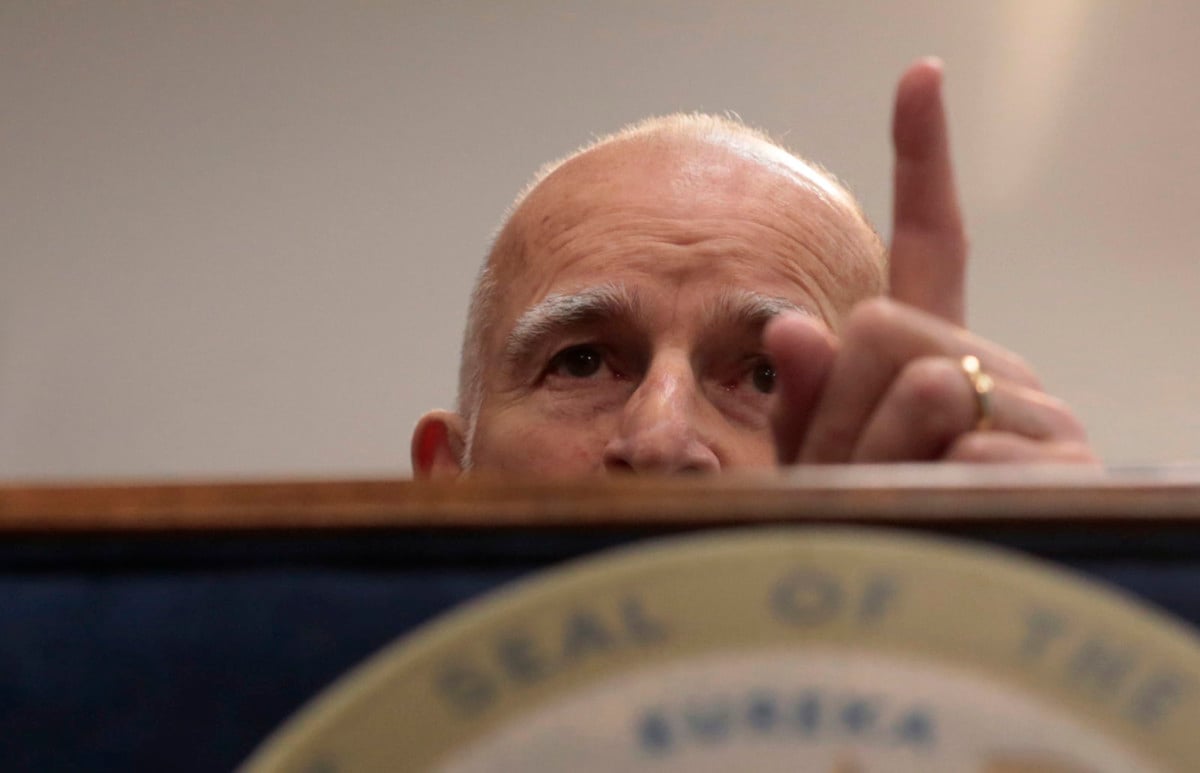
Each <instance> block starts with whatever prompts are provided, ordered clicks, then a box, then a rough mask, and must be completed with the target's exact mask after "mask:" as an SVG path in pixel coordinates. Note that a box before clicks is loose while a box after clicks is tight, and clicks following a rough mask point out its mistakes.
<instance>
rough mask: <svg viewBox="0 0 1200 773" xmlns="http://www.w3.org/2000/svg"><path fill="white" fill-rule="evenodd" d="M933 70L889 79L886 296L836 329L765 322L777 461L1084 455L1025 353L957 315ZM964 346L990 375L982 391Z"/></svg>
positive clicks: (960, 274) (960, 279) (959, 241)
mask: <svg viewBox="0 0 1200 773" xmlns="http://www.w3.org/2000/svg"><path fill="white" fill-rule="evenodd" d="M941 80H942V70H941V63H940V62H938V61H936V60H931V59H926V60H921V61H918V62H916V63H915V64H913V65H912V66H910V67H909V68H908V70H906V71H905V73H904V75H903V76H902V77H901V79H900V84H899V86H898V88H897V92H896V105H895V112H894V115H893V124H892V139H893V143H894V145H895V151H896V166H895V178H894V186H895V191H894V203H893V230H892V234H893V236H892V244H891V249H890V252H889V261H888V266H889V291H888V295H887V296H886V297H882V298H874V299H871V300H867V301H864V302H862V303H860V304H858V305H857V306H856V307H855V308H854V309H853V310H852V311H851V312H850V314H849V315H848V316H847V318H846V320H845V321H844V324H843V325H842V328H841V337H840V339H839V338H838V337H835V336H834V335H833V333H832V332H830V331H829V330H828V329H827V328H825V327H824V326H823V325H822V324H821V323H820V322H817V321H815V320H813V319H811V318H807V317H804V316H802V315H798V314H788V315H784V316H782V317H780V318H778V319H776V320H775V321H773V322H772V323H771V325H769V326H768V328H767V330H766V332H765V334H764V343H765V346H766V349H767V352H768V354H769V355H770V356H771V357H772V359H773V360H774V362H775V369H776V373H777V374H778V396H777V404H776V410H775V413H774V416H773V428H774V433H775V440H776V448H777V451H778V456H779V460H780V462H781V463H784V464H790V463H795V462H800V463H848V462H899V461H920V460H933V459H949V460H956V461H994V462H1034V461H1057V462H1094V461H1096V458H1095V456H1094V455H1093V453H1092V452H1091V450H1090V448H1089V447H1088V445H1087V440H1086V435H1085V432H1084V430H1083V427H1082V425H1081V424H1080V423H1079V421H1078V420H1077V419H1076V418H1075V416H1074V415H1073V414H1072V413H1071V411H1070V409H1069V408H1068V407H1067V406H1066V405H1065V404H1064V403H1063V402H1062V401H1060V400H1057V399H1055V398H1053V397H1050V396H1049V395H1047V394H1045V393H1044V392H1043V391H1042V389H1041V386H1040V384H1039V382H1038V380H1037V377H1036V376H1035V375H1034V373H1033V371H1032V370H1031V369H1030V368H1029V366H1028V365H1027V364H1025V362H1024V361H1023V360H1021V358H1020V357H1018V356H1016V355H1015V354H1013V353H1012V352H1009V351H1007V350H1005V349H1003V348H1002V347H999V346H997V345H996V344H994V343H992V342H990V341H986V340H984V339H981V338H978V337H976V336H973V335H971V334H970V333H969V332H968V331H967V330H966V329H965V328H964V327H963V324H964V322H965V275H966V259H967V238H966V234H965V230H964V227H963V222H962V216H961V213H960V211H959V207H958V198H957V194H956V192H955V185H954V175H953V169H952V164H951V159H950V145H949V137H948V133H947V129H946V119H945V111H944V109H943V104H942V95H941ZM967 355H974V356H975V357H977V358H978V360H979V362H980V363H981V367H982V370H983V372H984V373H986V374H987V376H988V377H989V378H990V380H991V384H992V387H991V389H990V390H988V392H987V394H985V395H984V396H983V398H982V399H981V397H980V396H979V395H978V394H977V391H976V386H975V384H974V383H973V381H972V379H971V378H969V377H968V374H967V373H966V372H965V371H964V369H963V366H962V360H963V357H965V356H967ZM985 414H986V415H985Z"/></svg>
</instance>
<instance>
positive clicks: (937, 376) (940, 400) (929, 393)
mask: <svg viewBox="0 0 1200 773" xmlns="http://www.w3.org/2000/svg"><path fill="white" fill-rule="evenodd" d="M964 389H965V379H964V377H963V375H962V373H961V372H960V371H959V369H958V366H957V365H956V364H955V363H954V362H953V361H951V360H949V359H946V358H945V357H922V358H921V359H918V360H914V361H913V362H910V363H909V364H908V365H906V366H905V367H904V368H903V370H901V372H900V375H899V377H898V378H897V380H896V383H895V385H894V386H893V388H892V393H893V397H892V399H894V400H895V401H896V403H895V409H896V410H898V411H901V412H902V413H903V414H904V415H906V416H908V417H909V420H910V421H913V422H919V423H922V424H924V425H925V427H926V428H927V429H928V430H931V431H936V432H949V431H958V430H960V429H961V428H962V426H963V424H964V423H966V422H969V421H970V417H967V416H965V415H964V411H963V407H964V406H965V405H968V403H967V402H966V401H964V400H963V399H962V395H963V392H964ZM971 405H972V407H973V404H971Z"/></svg>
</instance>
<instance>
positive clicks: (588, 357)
mask: <svg viewBox="0 0 1200 773" xmlns="http://www.w3.org/2000/svg"><path fill="white" fill-rule="evenodd" d="M602 365H604V355H603V354H601V353H600V350H599V349H597V348H596V347H594V346H590V345H587V344H581V345H579V346H572V347H570V348H569V349H563V350H562V351H561V352H559V353H558V354H556V355H554V357H553V358H551V360H550V368H549V372H550V373H554V374H558V375H563V376H570V377H571V378H589V377H590V376H594V375H596V374H597V373H598V372H599V371H600V367H601V366H602Z"/></svg>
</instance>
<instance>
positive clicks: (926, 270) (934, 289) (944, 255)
mask: <svg viewBox="0 0 1200 773" xmlns="http://www.w3.org/2000/svg"><path fill="white" fill-rule="evenodd" d="M892 142H893V144H894V145H895V150H896V168H895V178H894V194H893V196H894V198H893V203H892V246H891V253H890V259H889V285H890V290H889V293H890V295H891V296H892V297H893V298H895V299H896V300H898V301H901V302H902V303H906V304H909V305H911V306H915V307H917V308H919V309H921V310H923V311H927V312H929V313H931V314H935V315H937V316H939V317H942V318H943V319H946V320H948V321H950V322H953V323H955V324H958V325H961V324H963V323H964V321H965V318H966V300H965V294H966V293H965V278H966V263H967V237H966V231H965V229H964V227H963V221H962V214H961V212H960V211H959V207H958V194H957V192H956V190H955V185H954V170H953V166H952V164H951V160H950V138H949V133H948V131H947V128H946V114H945V109H944V107H943V104H942V63H941V61H939V60H937V59H932V58H930V59H922V60H920V61H918V62H916V63H914V64H912V65H911V66H909V68H908V69H907V70H906V71H905V72H904V75H903V76H902V77H901V78H900V84H899V86H898V87H897V89H896V107H895V113H894V114H893V116H892Z"/></svg>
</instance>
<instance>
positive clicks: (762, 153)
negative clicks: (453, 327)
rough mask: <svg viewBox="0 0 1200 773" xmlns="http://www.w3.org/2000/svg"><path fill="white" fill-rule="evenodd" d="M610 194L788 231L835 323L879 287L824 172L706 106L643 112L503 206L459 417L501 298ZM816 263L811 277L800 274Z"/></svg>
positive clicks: (673, 213)
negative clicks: (694, 110)
mask: <svg viewBox="0 0 1200 773" xmlns="http://www.w3.org/2000/svg"><path fill="white" fill-rule="evenodd" d="M614 200H615V201H618V202H622V203H623V206H622V207H621V209H622V210H623V214H622V216H632V217H633V218H634V219H635V220H634V221H633V222H631V225H634V223H635V222H636V217H637V215H638V213H639V212H642V213H644V214H651V213H653V214H658V215H666V216H667V217H669V218H675V219H685V218H689V217H691V218H697V219H704V218H710V219H712V221H713V222H714V224H715V223H716V221H718V220H720V219H721V218H722V217H723V216H732V217H734V218H736V217H738V216H739V215H745V216H747V217H748V218H750V219H752V220H753V219H760V220H764V221H766V222H764V223H762V225H765V226H766V227H768V228H770V227H775V228H777V229H779V230H780V231H781V232H787V233H788V236H789V238H791V240H792V241H793V242H794V246H795V248H796V249H797V250H799V251H803V252H807V253H810V254H812V255H814V256H816V257H818V258H819V259H818V260H817V261H816V263H815V264H814V265H809V266H806V268H805V269H804V271H803V272H798V274H797V277H796V279H797V281H798V282H799V283H801V284H813V283H816V284H821V285H823V289H824V292H823V293H820V294H819V295H821V297H822V300H823V301H824V305H825V306H826V307H827V308H822V309H815V310H814V311H816V312H817V313H819V314H820V315H821V316H822V317H824V318H825V319H826V321H827V322H828V323H829V324H830V325H831V326H832V327H834V328H836V326H837V323H838V320H839V318H840V316H841V315H842V314H843V313H844V312H845V311H847V310H848V309H849V308H850V306H852V305H853V304H854V303H855V302H857V301H859V300H861V299H863V298H865V297H869V296H872V295H876V294H879V293H880V292H882V290H883V285H884V278H883V277H884V270H883V269H884V266H883V261H884V255H885V251H884V249H883V246H882V243H881V242H880V240H879V237H878V235H877V234H876V233H875V231H874V229H873V228H872V227H871V226H870V224H869V223H868V222H867V220H866V218H865V217H864V215H863V214H862V211H861V209H860V208H859V206H858V204H857V202H856V201H855V200H854V198H853V197H852V196H851V195H850V193H849V192H848V191H847V190H846V189H845V188H844V187H843V186H842V185H841V184H840V183H839V182H838V181H837V180H836V178H834V177H833V176H832V175H831V174H829V173H828V172H826V171H825V170H824V169H822V168H821V167H820V166H818V165H816V164H814V163H812V162H809V161H806V160H802V159H801V158H799V157H797V156H796V155H794V154H792V153H791V152H789V151H788V150H786V149H785V148H783V147H782V146H781V145H779V144H777V143H776V142H774V141H773V140H772V139H771V138H770V137H769V136H767V135H766V134H765V133H763V132H760V131H758V130H756V129H753V128H750V127H748V126H746V125H745V124H743V123H741V122H738V121H734V120H730V119H728V118H722V117H719V116H713V115H705V114H676V115H670V116H665V117H658V118H650V119H647V120H645V121H642V122H640V123H636V124H633V125H630V126H628V127H626V128H624V129H622V130H621V131H619V132H616V133H614V134H611V135H608V136H606V137H603V138H601V139H599V140H597V141H595V142H593V143H591V144H589V145H587V146H586V147H584V148H581V149H580V150H578V151H576V152H574V153H572V154H570V155H568V156H567V157H565V158H563V159H560V160H558V161H555V162H552V163H550V164H547V165H546V166H544V167H543V168H542V169H541V170H539V172H538V173H537V174H536V175H535V177H534V179H533V181H532V182H531V183H530V184H529V185H528V186H526V188H525V189H524V190H523V191H522V192H521V193H520V195H518V197H517V199H516V201H515V202H514V203H513V205H512V207H511V208H510V210H509V212H508V214H507V216H506V217H505V220H504V223H503V224H502V226H501V228H500V230H499V232H498V234H497V236H496V238H495V240H494V242H493V244H492V247H491V250H490V251H489V254H488V256H487V259H486V261H485V263H484V265H483V267H482V269H481V271H480V274H479V277H478V279H477V281H476V285H475V289H474V292H473V294H472V299H471V305H470V309H469V312H468V321H467V328H466V332H465V335H464V340H463V348H462V360H461V364H460V371H459V395H458V406H459V412H460V413H461V414H462V415H463V416H465V417H466V418H467V419H468V422H470V421H471V420H472V417H473V416H474V415H475V413H476V412H477V410H478V407H479V403H480V399H481V397H482V394H481V389H482V384H483V377H484V371H485V369H486V366H487V362H488V354H489V348H490V347H491V346H493V345H494V339H495V335H494V334H495V333H496V332H497V330H496V328H497V323H498V322H500V320H499V319H498V318H497V311H498V306H499V301H500V299H501V298H502V297H504V296H505V295H506V294H507V293H508V292H509V290H510V289H512V285H513V283H514V282H518V281H520V278H521V277H523V276H524V275H526V274H528V273H529V272H534V273H536V272H537V271H538V270H539V269H538V267H537V265H536V264H537V261H538V258H539V257H540V256H541V255H542V254H544V252H545V248H547V247H549V248H553V247H554V241H555V239H564V238H570V237H569V235H567V234H568V232H570V231H571V229H572V228H573V227H574V226H577V225H578V223H579V221H580V220H583V219H587V218H589V217H591V216H593V215H603V214H604V213H605V211H606V210H611V209H612V208H613V207H612V202H613V201H614ZM768 223H769V224H768ZM814 269H815V273H816V274H818V275H817V276H809V275H807V274H812V273H814ZM801 274H805V275H801ZM489 331H490V332H491V333H493V335H492V336H489V335H488V333H489Z"/></svg>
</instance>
